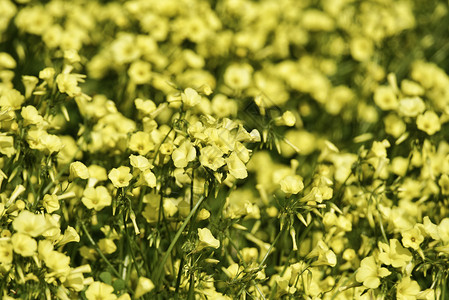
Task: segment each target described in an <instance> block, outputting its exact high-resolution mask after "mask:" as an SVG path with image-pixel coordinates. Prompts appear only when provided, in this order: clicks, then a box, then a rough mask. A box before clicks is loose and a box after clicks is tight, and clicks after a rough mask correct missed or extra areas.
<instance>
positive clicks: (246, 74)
mask: <svg viewBox="0 0 449 300" xmlns="http://www.w3.org/2000/svg"><path fill="white" fill-rule="evenodd" d="M252 72H253V68H252V67H251V66H250V65H248V64H243V65H237V64H233V65H230V66H229V67H228V68H227V69H226V71H225V73H224V82H225V84H226V85H227V86H229V87H230V88H232V89H235V90H242V89H245V88H247V87H249V85H250V84H251V77H252Z"/></svg>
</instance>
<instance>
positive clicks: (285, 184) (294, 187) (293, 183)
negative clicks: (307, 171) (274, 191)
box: [280, 175, 304, 195]
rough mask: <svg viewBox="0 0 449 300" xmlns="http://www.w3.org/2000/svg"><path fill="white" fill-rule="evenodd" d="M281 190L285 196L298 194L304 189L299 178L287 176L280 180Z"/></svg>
mask: <svg viewBox="0 0 449 300" xmlns="http://www.w3.org/2000/svg"><path fill="white" fill-rule="evenodd" d="M280 184H281V190H282V191H283V192H284V193H286V194H287V195H292V194H298V193H299V192H300V191H302V190H303V188H304V183H303V182H302V179H301V176H299V175H289V176H287V177H285V178H284V179H282V180H281V182H280Z"/></svg>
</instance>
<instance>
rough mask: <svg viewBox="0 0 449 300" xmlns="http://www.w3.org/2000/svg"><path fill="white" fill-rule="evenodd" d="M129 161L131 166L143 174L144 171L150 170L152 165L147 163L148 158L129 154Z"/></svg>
mask: <svg viewBox="0 0 449 300" xmlns="http://www.w3.org/2000/svg"><path fill="white" fill-rule="evenodd" d="M129 160H130V163H131V166H133V167H134V168H136V169H138V170H139V171H141V172H144V171H145V170H148V169H151V168H152V167H153V165H152V164H151V163H150V162H149V161H148V158H146V157H144V156H142V155H133V154H131V155H130V156H129Z"/></svg>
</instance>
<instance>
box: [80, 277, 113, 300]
mask: <svg viewBox="0 0 449 300" xmlns="http://www.w3.org/2000/svg"><path fill="white" fill-rule="evenodd" d="M85 293H86V298H87V300H99V299H101V300H115V299H117V296H116V295H115V294H114V288H113V287H112V286H110V285H109V284H106V283H103V282H99V281H94V282H92V283H91V284H90V285H89V287H88V288H87V290H86V292H85Z"/></svg>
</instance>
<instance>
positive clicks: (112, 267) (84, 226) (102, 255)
mask: <svg viewBox="0 0 449 300" xmlns="http://www.w3.org/2000/svg"><path fill="white" fill-rule="evenodd" d="M81 227H82V228H83V231H84V233H85V234H86V236H87V238H88V239H89V241H90V243H91V244H92V246H94V248H95V250H96V251H97V252H98V254H99V255H100V256H101V258H102V259H103V260H104V261H105V262H106V264H107V265H108V266H109V267H110V268H111V270H112V272H113V273H114V275H115V276H117V277H118V278H120V273H119V272H118V271H117V270H116V269H115V268H114V266H113V265H112V264H111V262H110V261H109V260H108V259H107V258H106V256H104V254H103V253H102V252H101V250H100V248H99V247H98V245H97V244H96V243H95V241H94V239H93V238H92V236H91V235H90V234H89V232H88V231H87V228H86V225H84V223H81Z"/></svg>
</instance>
